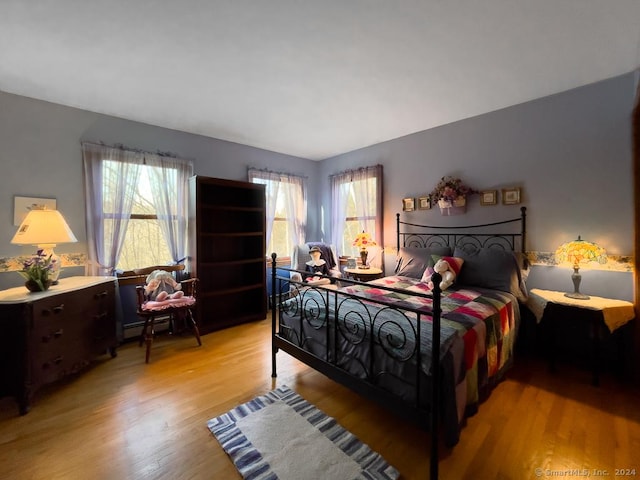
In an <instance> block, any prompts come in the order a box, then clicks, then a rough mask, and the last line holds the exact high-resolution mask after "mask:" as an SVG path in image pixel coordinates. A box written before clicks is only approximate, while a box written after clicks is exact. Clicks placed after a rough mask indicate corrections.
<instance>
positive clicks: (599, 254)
mask: <svg viewBox="0 0 640 480" xmlns="http://www.w3.org/2000/svg"><path fill="white" fill-rule="evenodd" d="M556 262H557V263H558V264H559V265H563V264H569V265H571V266H572V267H573V274H572V275H571V280H572V281H573V292H572V293H565V296H566V297H569V298H575V299H578V300H588V299H589V295H585V294H584V293H580V281H581V280H582V275H580V265H585V264H588V263H591V262H597V263H606V262H607V254H606V252H605V250H604V248H602V247H600V246H598V245H596V244H595V243H592V242H587V241H585V240H582V239H581V238H580V235H578V239H577V240H573V241H571V242H567V243H564V244H562V245H560V246H559V247H558V249H557V250H556Z"/></svg>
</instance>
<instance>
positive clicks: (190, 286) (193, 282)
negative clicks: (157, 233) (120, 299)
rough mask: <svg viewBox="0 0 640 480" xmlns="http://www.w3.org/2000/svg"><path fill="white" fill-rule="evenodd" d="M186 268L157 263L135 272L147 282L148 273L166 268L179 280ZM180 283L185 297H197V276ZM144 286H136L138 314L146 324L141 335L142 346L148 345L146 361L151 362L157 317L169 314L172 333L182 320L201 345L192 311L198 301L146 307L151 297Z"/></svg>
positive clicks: (165, 269) (134, 271)
mask: <svg viewBox="0 0 640 480" xmlns="http://www.w3.org/2000/svg"><path fill="white" fill-rule="evenodd" d="M184 268H185V267H184V265H156V266H153V267H146V268H139V269H134V270H133V273H134V275H139V276H140V278H141V280H142V282H143V283H144V282H146V277H147V275H149V274H150V273H151V272H153V271H154V270H164V271H166V272H171V273H172V274H173V275H174V276H176V277H177V278H178V280H179V279H180V278H181V277H180V276H179V272H183V271H184ZM178 283H180V284H181V285H182V291H183V292H184V295H185V297H193V298H194V299H195V298H196V293H197V292H196V290H197V289H196V287H197V284H198V279H197V278H187V279H185V280H181V281H179V282H178ZM144 287H145V285H137V286H136V294H137V295H136V297H137V304H138V307H137V313H138V316H140V318H143V319H144V326H143V327H142V334H141V335H140V346H142V343H143V342H144V343H145V344H146V346H147V351H146V355H145V362H146V363H149V356H150V354H151V345H152V344H153V338H154V336H155V330H154V322H155V319H156V317H164V316H167V315H169V317H170V320H169V321H170V332H171V333H177V331H178V326H177V323H178V322H179V321H180V322H182V323H183V326H184V327H189V328H191V331H192V332H193V334H194V336H195V337H196V340H197V341H198V346H201V345H202V341H201V340H200V331H199V330H198V325H197V324H196V321H195V318H194V316H193V312H192V310H193V308H195V306H196V303H192V304H190V305H183V306H168V307H167V308H163V309H162V310H150V309H146V308H145V304H146V303H147V302H148V301H149V298H147V295H146V293H145V290H144Z"/></svg>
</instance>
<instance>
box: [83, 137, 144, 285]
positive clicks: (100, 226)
mask: <svg viewBox="0 0 640 480" xmlns="http://www.w3.org/2000/svg"><path fill="white" fill-rule="evenodd" d="M82 159H83V168H84V183H85V202H86V206H87V208H86V222H87V243H88V246H87V247H88V256H89V259H88V262H87V266H86V267H85V272H86V274H87V275H113V273H114V271H115V266H116V264H117V263H118V259H119V257H120V251H121V248H122V242H123V241H124V235H125V233H126V231H127V224H128V222H129V217H130V216H131V209H132V206H133V198H134V194H135V191H136V186H137V184H138V179H139V178H140V171H141V168H142V165H143V163H144V155H143V154H142V153H140V152H134V151H130V150H124V149H121V148H117V147H109V146H105V145H98V144H91V143H82ZM108 160H112V161H113V163H112V164H111V166H112V167H113V168H112V169H109V175H110V176H111V177H110V178H108V179H107V180H108V181H106V182H105V178H104V175H105V173H106V172H105V169H104V168H103V167H104V164H105V162H106V161H108ZM106 213H108V214H109V215H108V216H109V218H107V215H106ZM107 220H108V221H110V222H112V223H111V227H112V228H109V229H107V231H109V236H108V237H106V236H105V223H106V221H107Z"/></svg>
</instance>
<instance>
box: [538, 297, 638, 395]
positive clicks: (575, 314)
mask: <svg viewBox="0 0 640 480" xmlns="http://www.w3.org/2000/svg"><path fill="white" fill-rule="evenodd" d="M527 307H529V309H530V310H531V311H532V313H533V314H534V315H535V317H536V320H537V321H538V323H539V324H540V326H541V327H542V332H543V338H544V341H545V343H546V347H547V354H548V358H549V367H550V368H551V369H552V370H555V367H556V358H557V356H558V349H559V348H563V347H567V346H569V345H571V344H573V343H574V341H575V339H574V338H572V337H569V336H567V337H568V338H559V332H560V331H561V330H562V327H564V326H566V325H565V324H569V323H570V322H572V326H573V328H574V329H575V331H576V333H579V334H582V335H583V336H584V335H585V334H586V335H587V336H588V337H589V339H590V341H591V359H590V363H591V368H592V373H593V380H592V383H593V384H594V385H598V384H599V381H600V378H599V370H600V361H601V358H600V353H601V342H602V340H603V339H604V338H605V337H606V336H609V335H612V334H613V333H614V332H616V331H617V330H618V329H620V328H622V327H624V326H625V325H626V324H627V323H629V322H630V321H631V320H633V319H634V318H635V312H634V308H633V303H631V302H627V301H624V300H615V299H610V298H602V297H591V298H589V299H588V300H577V299H573V298H569V297H566V296H565V295H564V292H555V291H551V290H541V289H537V288H534V289H532V290H531V291H530V292H529V299H528V301H527ZM580 331H581V332H580ZM616 333H620V332H616ZM625 337H628V336H627V335H618V338H617V340H618V341H619V342H623V341H624V339H625ZM617 347H618V348H617V352H618V359H617V361H618V362H619V363H620V366H625V365H628V364H629V363H630V362H629V361H628V359H626V358H624V356H625V353H626V352H627V350H628V348H626V347H625V346H624V345H618V346H617Z"/></svg>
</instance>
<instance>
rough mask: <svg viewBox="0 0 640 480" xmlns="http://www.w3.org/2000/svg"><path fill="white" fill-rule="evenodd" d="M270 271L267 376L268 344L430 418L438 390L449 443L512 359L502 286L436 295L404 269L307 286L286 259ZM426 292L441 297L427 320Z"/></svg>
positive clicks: (417, 417)
mask: <svg viewBox="0 0 640 480" xmlns="http://www.w3.org/2000/svg"><path fill="white" fill-rule="evenodd" d="M278 271H279V272H281V275H280V274H276V270H275V263H274V268H273V272H272V277H273V278H272V281H273V282H275V284H274V287H275V288H273V289H272V292H273V293H272V295H273V298H272V300H273V302H274V305H276V308H277V313H276V311H275V310H274V312H273V321H274V324H273V353H274V367H273V368H274V372H273V374H274V376H275V373H276V372H275V353H276V352H277V351H278V349H283V350H285V351H286V352H288V353H289V354H291V355H293V356H295V357H296V358H299V359H300V360H302V361H303V362H305V363H307V364H309V365H310V366H312V367H313V368H315V369H317V370H319V371H321V372H322V373H324V374H326V375H328V376H329V377H331V378H334V379H335V380H337V381H340V382H341V383H343V384H345V385H347V386H348V387H350V388H352V389H353V390H355V391H357V392H359V393H361V394H364V395H365V396H367V397H370V398H373V399H375V400H378V401H380V402H381V403H383V404H384V405H385V406H387V407H389V408H391V409H392V410H394V411H395V412H396V413H399V414H400V415H402V416H404V417H406V418H409V419H410V420H412V421H414V422H416V423H418V424H420V425H421V426H424V427H431V428H433V426H432V425H430V413H431V412H432V409H433V406H434V405H433V401H432V398H438V399H439V400H438V402H437V407H438V418H437V419H436V420H437V421H438V422H439V423H440V426H441V428H442V432H443V434H444V440H445V443H446V444H447V445H448V446H453V445H455V444H456V443H457V442H458V440H459V435H460V427H461V425H462V423H463V420H464V418H465V415H467V414H469V413H473V412H474V411H475V409H476V407H477V404H478V402H479V401H480V400H481V398H482V397H483V396H484V393H486V392H488V390H489V389H490V388H491V386H492V385H493V384H495V383H496V381H497V380H498V379H499V378H500V376H501V375H502V372H503V371H504V369H505V368H506V366H507V365H508V364H509V362H510V360H511V353H512V349H513V342H514V339H515V332H516V328H515V327H516V322H517V319H518V316H519V311H518V303H517V301H516V299H515V298H514V297H513V296H511V295H510V294H507V293H504V292H497V291H494V290H483V289H474V290H470V289H464V288H462V289H458V290H447V291H446V292H444V293H443V294H442V295H441V296H440V295H436V292H431V291H430V290H429V289H428V287H427V284H426V283H423V282H420V281H418V280H415V279H411V278H408V277H384V278H382V279H380V280H376V281H373V282H367V283H363V282H356V281H348V280H341V282H340V286H339V287H338V286H336V285H331V286H330V287H329V288H327V287H326V286H320V287H313V286H309V285H307V284H305V283H304V282H295V281H292V280H291V279H290V271H289V270H288V269H281V268H279V269H278ZM285 282H286V283H287V284H288V290H287V291H286V292H282V291H281V290H280V288H279V287H280V285H279V284H280V283H282V284H284V283H285ZM436 285H437V283H436ZM276 292H279V293H276ZM434 296H435V300H436V302H438V301H439V302H440V303H441V305H442V314H441V318H440V322H438V323H437V324H436V326H435V327H434V322H433V321H432V320H433V311H434ZM438 326H439V342H438V343H437V347H438V348H434V346H435V345H434V343H433V338H434V330H437V329H438V328H437V327H438ZM435 351H439V359H440V361H439V362H438V363H439V369H438V370H437V372H438V376H437V377H434V368H433V366H434V364H435V362H434V361H433V358H432V354H433V353H434V352H435ZM434 378H438V380H435V381H434ZM434 386H435V387H437V389H436V392H434V391H433V388H434ZM434 393H435V394H436V395H437V397H433V394H434ZM435 443H437V442H435Z"/></svg>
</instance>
